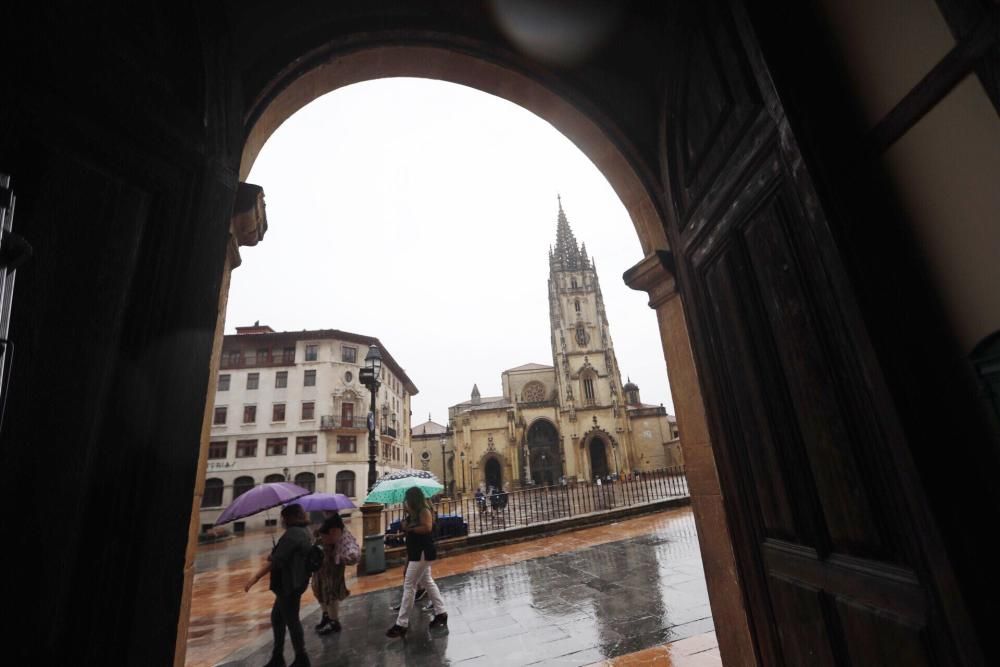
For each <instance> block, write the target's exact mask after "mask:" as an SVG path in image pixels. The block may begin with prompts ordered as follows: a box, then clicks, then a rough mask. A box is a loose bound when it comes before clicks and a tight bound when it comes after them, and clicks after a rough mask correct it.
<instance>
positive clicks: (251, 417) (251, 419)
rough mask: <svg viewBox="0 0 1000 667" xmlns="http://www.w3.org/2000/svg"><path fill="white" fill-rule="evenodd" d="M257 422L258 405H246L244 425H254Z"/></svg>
mask: <svg viewBox="0 0 1000 667" xmlns="http://www.w3.org/2000/svg"><path fill="white" fill-rule="evenodd" d="M256 422H257V406H256V405H244V406H243V423H244V424H254V423H256Z"/></svg>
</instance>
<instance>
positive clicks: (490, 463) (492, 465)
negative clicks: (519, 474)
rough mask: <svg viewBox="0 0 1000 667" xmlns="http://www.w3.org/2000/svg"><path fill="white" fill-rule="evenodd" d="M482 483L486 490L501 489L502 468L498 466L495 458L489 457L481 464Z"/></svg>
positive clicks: (498, 463)
mask: <svg viewBox="0 0 1000 667" xmlns="http://www.w3.org/2000/svg"><path fill="white" fill-rule="evenodd" d="M483 482H485V484H486V488H487V489H488V488H490V487H493V488H494V489H502V488H503V466H502V465H500V461H499V460H498V459H497V457H495V456H491V457H489V458H487V459H486V462H485V463H484V464H483Z"/></svg>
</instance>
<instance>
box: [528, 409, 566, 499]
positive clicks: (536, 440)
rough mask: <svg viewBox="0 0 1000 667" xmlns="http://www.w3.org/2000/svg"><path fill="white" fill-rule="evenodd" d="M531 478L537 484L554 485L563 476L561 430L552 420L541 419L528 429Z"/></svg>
mask: <svg viewBox="0 0 1000 667" xmlns="http://www.w3.org/2000/svg"><path fill="white" fill-rule="evenodd" d="M527 439H528V465H529V467H530V470H529V471H528V472H529V479H531V480H533V481H534V483H535V484H539V485H542V486H552V485H553V484H555V483H556V482H558V481H559V478H560V477H562V474H563V471H562V461H561V459H560V456H559V432H558V431H557V430H556V427H555V426H553V424H552V422H549V421H545V420H544V419H539V420H538V421H536V422H535V423H534V424H532V425H531V427H530V428H529V429H528V438H527Z"/></svg>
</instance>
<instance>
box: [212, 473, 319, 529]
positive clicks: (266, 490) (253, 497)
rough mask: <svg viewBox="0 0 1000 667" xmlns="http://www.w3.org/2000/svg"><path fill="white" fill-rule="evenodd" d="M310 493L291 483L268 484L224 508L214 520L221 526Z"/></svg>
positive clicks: (260, 486) (256, 488)
mask: <svg viewBox="0 0 1000 667" xmlns="http://www.w3.org/2000/svg"><path fill="white" fill-rule="evenodd" d="M310 493H312V491H310V490H309V489H303V488H302V487H301V486H298V485H297V484H292V483H291V482H269V483H266V484H261V485H259V486H255V487H253V488H252V489H250V490H249V491H247V492H246V493H244V494H243V495H241V496H240V497H239V498H237V499H236V500H234V501H233V502H232V503H231V504H230V505H229V507H227V508H226V511H224V512H223V513H222V514H221V515H219V518H218V519H216V520H215V525H216V526H221V525H222V524H224V523H229V522H230V521H236V520H237V519H242V518H243V517H247V516H250V515H251V514H256V513H257V512H263V511H264V510H268V509H271V508H272V507H277V506H278V505H284V504H286V503H290V502H291V501H293V500H295V499H296V498H301V497H302V496H307V495H309V494H310Z"/></svg>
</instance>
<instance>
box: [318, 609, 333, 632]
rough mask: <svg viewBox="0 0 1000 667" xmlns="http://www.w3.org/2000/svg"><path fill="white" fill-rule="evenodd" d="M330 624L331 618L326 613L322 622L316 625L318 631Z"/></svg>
mask: <svg viewBox="0 0 1000 667" xmlns="http://www.w3.org/2000/svg"><path fill="white" fill-rule="evenodd" d="M329 623H330V617H329V616H327V615H326V612H323V618H321V619H320V621H319V623H317V624H316V629H317V630H322V629H323V626H325V625H327V624H329Z"/></svg>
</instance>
